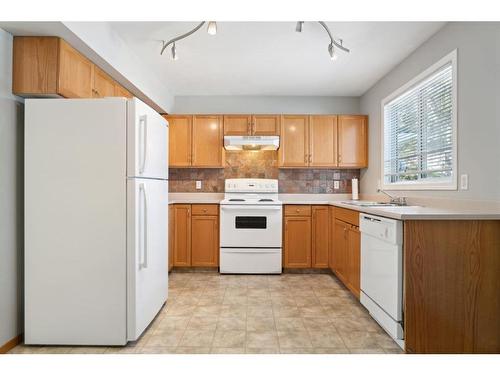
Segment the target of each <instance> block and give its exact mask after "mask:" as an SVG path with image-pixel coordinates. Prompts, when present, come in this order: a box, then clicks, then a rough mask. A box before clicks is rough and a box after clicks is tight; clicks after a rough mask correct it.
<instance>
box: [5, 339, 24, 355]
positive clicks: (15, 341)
mask: <svg viewBox="0 0 500 375" xmlns="http://www.w3.org/2000/svg"><path fill="white" fill-rule="evenodd" d="M22 341H23V335H18V336H16V337H14V338H12V339H10V340H9V341H7V342H6V343H5V344H3V345H1V346H0V354H4V353H7V352H8V351H9V350H11V349H13V348H15V347H16V346H17V345H19V344H20V343H21V342H22Z"/></svg>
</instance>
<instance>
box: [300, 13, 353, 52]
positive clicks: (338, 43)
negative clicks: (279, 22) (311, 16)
mask: <svg viewBox="0 0 500 375" xmlns="http://www.w3.org/2000/svg"><path fill="white" fill-rule="evenodd" d="M318 23H319V24H320V25H321V26H323V28H324V29H325V31H326V33H327V34H328V36H329V37H330V44H328V54H329V55H330V59H331V60H332V61H335V60H337V58H338V54H337V52H336V50H335V47H337V48H338V49H341V50H342V51H344V52H347V53H349V52H350V51H349V50H348V49H347V48H345V47H344V46H343V42H342V39H339V40H338V41H336V40H335V39H333V36H332V33H331V32H330V29H329V28H328V26H327V25H326V23H324V22H323V21H318ZM303 24H304V21H298V22H297V25H296V26H295V31H296V32H298V33H301V32H302V25H303Z"/></svg>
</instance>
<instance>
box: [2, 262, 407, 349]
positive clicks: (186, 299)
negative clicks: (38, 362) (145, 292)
mask: <svg viewBox="0 0 500 375" xmlns="http://www.w3.org/2000/svg"><path fill="white" fill-rule="evenodd" d="M169 282H170V286H169V299H168V303H167V304H166V305H165V306H164V307H163V309H162V310H161V312H160V313H159V315H158V316H157V318H156V319H155V320H154V321H153V323H152V324H151V326H150V327H149V328H148V329H147V331H146V332H145V333H144V335H143V336H142V337H141V338H140V339H139V340H138V341H136V342H133V343H130V344H128V345H127V346H126V347H123V348H117V347H38V346H37V347H35V346H24V345H19V346H17V347H15V348H14V349H12V350H11V351H10V353H75V354H76V353H92V354H94V353H165V354H167V353H220V354H229V353H233V354H243V353H274V354H277V353H296V354H299V353H304V354H310V353H332V354H334V353H402V351H401V350H400V349H399V347H398V346H397V345H396V344H395V343H394V342H393V341H392V340H391V339H390V338H389V336H388V335H387V334H386V333H385V332H384V331H383V330H382V329H381V328H380V327H379V326H378V325H377V323H375V321H374V320H373V319H372V318H371V317H370V316H369V315H368V313H367V311H366V310H365V309H364V308H363V307H362V306H361V305H360V304H359V302H358V301H357V300H356V299H355V298H353V297H352V295H351V294H350V292H349V291H348V290H347V289H345V288H344V287H343V286H342V285H341V283H340V282H339V281H338V280H337V279H336V278H335V277H334V276H331V275H327V274H283V275H272V276H260V275H219V274H217V273H175V272H174V273H172V274H171V275H170V280H169Z"/></svg>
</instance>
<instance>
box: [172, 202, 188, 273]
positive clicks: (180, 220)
mask: <svg viewBox="0 0 500 375" xmlns="http://www.w3.org/2000/svg"><path fill="white" fill-rule="evenodd" d="M173 225H174V230H173V231H174V240H173V258H174V259H173V266H174V267H189V266H190V265H191V205H190V204H175V205H174V220H173Z"/></svg>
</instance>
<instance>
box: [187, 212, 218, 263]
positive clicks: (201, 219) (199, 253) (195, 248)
mask: <svg viewBox="0 0 500 375" xmlns="http://www.w3.org/2000/svg"><path fill="white" fill-rule="evenodd" d="M218 265H219V217H218V216H205V215H193V216H192V218H191V266H192V267H217V266H218Z"/></svg>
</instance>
